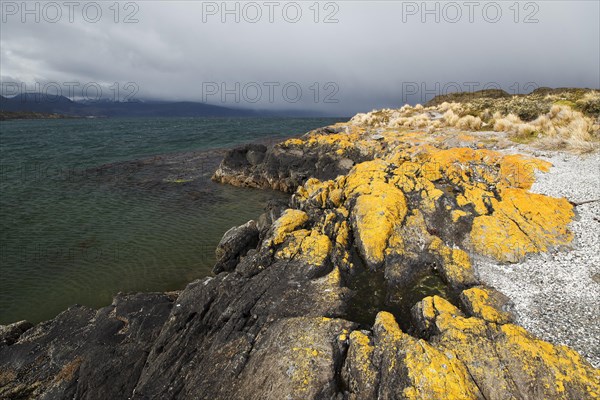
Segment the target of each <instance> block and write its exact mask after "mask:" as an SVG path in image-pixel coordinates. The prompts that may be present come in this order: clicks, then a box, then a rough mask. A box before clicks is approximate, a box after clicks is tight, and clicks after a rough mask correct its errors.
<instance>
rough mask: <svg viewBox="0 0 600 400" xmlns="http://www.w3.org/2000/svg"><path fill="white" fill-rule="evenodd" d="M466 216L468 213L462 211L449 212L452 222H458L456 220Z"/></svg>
mask: <svg viewBox="0 0 600 400" xmlns="http://www.w3.org/2000/svg"><path fill="white" fill-rule="evenodd" d="M467 215H468V213H466V212H465V211H463V210H452V211H451V212H450V217H451V218H452V222H458V220H459V219H460V218H461V217H465V216H467Z"/></svg>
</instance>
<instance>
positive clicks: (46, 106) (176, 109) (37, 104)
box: [0, 93, 320, 117]
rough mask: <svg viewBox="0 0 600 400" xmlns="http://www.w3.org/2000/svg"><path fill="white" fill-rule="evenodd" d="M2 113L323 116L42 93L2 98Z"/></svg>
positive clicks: (186, 102)
mask: <svg viewBox="0 0 600 400" xmlns="http://www.w3.org/2000/svg"><path fill="white" fill-rule="evenodd" d="M0 111H12V112H37V113H55V114H63V115H72V116H80V117H85V116H94V117H258V116H320V115H319V113H315V112H311V111H286V110H284V111H255V110H246V109H241V108H228V107H221V106H215V105H210V104H205V103H197V102H191V101H180V102H167V101H148V102H144V101H132V102H114V101H110V100H99V101H96V102H90V101H86V102H84V101H73V100H71V99H69V98H67V97H64V96H46V95H43V94H41V93H26V94H19V95H17V96H14V97H10V98H9V97H4V96H0Z"/></svg>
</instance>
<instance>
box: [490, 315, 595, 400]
mask: <svg viewBox="0 0 600 400" xmlns="http://www.w3.org/2000/svg"><path fill="white" fill-rule="evenodd" d="M500 331H501V332H502V333H503V334H504V336H503V337H502V338H501V340H499V341H498V342H497V343H496V348H497V351H498V353H499V354H500V356H501V357H502V358H505V357H511V358H512V359H513V361H514V364H509V365H513V368H514V370H517V371H518V374H519V375H518V376H519V378H520V379H522V380H523V382H520V383H522V384H523V386H524V387H528V386H529V387H532V386H540V385H541V386H542V387H544V388H545V389H546V393H547V394H555V396H556V397H555V398H558V397H568V396H569V393H572V392H576V393H581V392H584V393H586V394H587V395H588V396H589V398H592V399H595V398H598V397H600V371H599V370H597V369H594V368H592V367H591V366H590V365H589V364H587V363H586V362H585V361H584V360H583V359H582V358H581V356H580V355H579V354H577V352H575V351H574V350H571V349H569V348H568V347H566V346H554V345H552V344H550V343H548V342H545V341H543V340H540V339H537V338H535V337H534V336H532V335H531V334H529V333H528V332H527V331H526V330H525V329H523V328H521V327H520V326H516V325H513V324H506V325H502V326H501V327H500ZM514 370H513V371H511V372H512V373H513V374H515V372H516V371H514ZM541 370H543V372H544V373H543V374H540V371H541ZM581 389H583V390H581ZM552 397H554V396H552Z"/></svg>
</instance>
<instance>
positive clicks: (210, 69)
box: [0, 0, 600, 115]
mask: <svg viewBox="0 0 600 400" xmlns="http://www.w3.org/2000/svg"><path fill="white" fill-rule="evenodd" d="M78 3H79V4H78V5H72V6H69V5H66V4H64V3H63V2H62V1H58V2H56V3H52V4H50V5H49V4H48V3H47V2H33V1H29V2H27V7H28V10H29V11H30V13H27V12H26V11H27V10H25V9H23V6H22V2H21V1H17V2H12V1H2V9H1V12H2V16H1V17H2V23H1V35H0V46H1V71H0V77H1V80H2V89H3V93H4V94H10V92H11V91H13V90H14V89H15V86H14V84H15V82H24V83H25V84H26V88H27V89H31V88H34V83H35V82H39V83H41V84H47V83H48V82H54V83H56V84H58V85H60V86H61V87H62V90H63V94H64V95H69V94H71V96H70V97H81V96H82V95H84V97H85V95H87V97H88V98H95V96H96V95H95V93H96V92H95V90H96V89H95V87H96V86H95V83H98V84H100V85H102V87H103V88H104V90H103V96H104V97H115V93H116V90H115V89H116V86H113V88H112V89H109V88H108V87H109V86H110V85H111V84H114V83H115V82H116V83H117V86H118V87H119V89H120V90H119V97H120V98H124V97H127V96H129V97H132V98H134V99H165V100H195V101H203V100H204V101H206V102H209V103H213V104H218V105H222V104H226V105H229V106H237V107H246V108H263V109H264V108H272V109H273V108H276V109H296V110H299V109H316V110H321V111H324V112H327V113H330V114H334V115H335V114H337V115H350V114H353V113H355V112H358V111H369V110H371V109H373V108H381V107H399V106H401V105H402V104H403V103H405V102H407V101H408V102H410V103H417V102H423V101H425V100H427V99H429V98H431V96H433V95H434V94H438V93H440V92H444V91H456V90H458V89H461V90H465V91H466V90H471V89H473V88H475V89H481V88H483V87H484V86H487V87H493V86H499V87H502V88H503V89H505V90H507V91H509V92H517V91H518V92H524V91H525V92H528V91H530V90H531V89H532V88H535V87H539V86H551V87H564V86H579V87H593V88H599V87H600V39H599V38H600V8H599V3H600V2H598V1H595V0H593V1H537V2H520V3H517V5H515V2H514V1H497V2H489V1H480V2H471V3H469V2H462V1H458V2H455V3H453V2H451V3H450V5H447V4H448V3H447V2H429V3H427V5H426V7H427V10H425V9H424V7H423V3H422V2H420V1H419V2H400V1H378V2H374V1H335V2H319V3H317V4H316V5H315V2H313V1H304V2H301V1H299V2H286V1H280V2H278V1H273V2H271V3H266V2H263V1H258V2H255V3H248V2H229V3H227V8H228V9H229V10H233V11H232V12H231V13H228V14H227V13H224V11H225V10H224V9H223V5H222V3H221V2H220V1H219V2H200V1H160V0H159V1H157V0H152V1H134V2H120V3H119V5H118V7H115V6H114V5H113V4H114V2H113V1H107V2H98V3H94V4H91V5H88V6H86V7H87V8H84V5H85V4H86V3H88V2H78ZM98 5H99V9H100V10H101V12H102V15H101V16H98V14H97V11H98V7H97V6H98ZM36 10H37V11H36ZM117 10H118V14H117V12H116V11H117ZM317 10H318V12H317ZM427 11H429V12H427ZM59 12H60V14H61V15H59ZM36 14H38V15H36ZM36 18H39V22H36ZM236 18H237V19H238V20H239V22H236ZM23 19H25V22H23ZM223 19H225V22H223ZM270 19H272V22H271V21H270ZM436 19H437V20H438V21H436ZM96 20H97V22H94V21H96ZM53 21H55V22H53ZM126 21H127V22H129V23H126ZM136 21H137V22H136ZM326 21H327V22H326ZM70 82H76V83H77V84H78V85H79V86H75V84H73V83H70ZM129 82H133V85H131V84H128V83H129ZM54 83H53V84H51V85H48V86H46V90H48V91H53V90H55V88H56V84H54ZM69 85H70V86H71V87H72V90H73V92H72V93H69V92H68V91H69ZM86 85H87V86H86ZM84 86H86V88H87V93H82V89H83V87H84ZM317 88H318V90H317Z"/></svg>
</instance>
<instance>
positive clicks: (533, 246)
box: [471, 189, 574, 262]
mask: <svg viewBox="0 0 600 400" xmlns="http://www.w3.org/2000/svg"><path fill="white" fill-rule="evenodd" d="M501 196H502V200H501V201H497V200H495V199H493V200H492V207H493V209H494V212H493V214H492V215H491V216H479V217H476V218H475V220H474V221H473V227H472V230H471V243H472V245H473V247H474V248H475V250H476V251H478V252H479V253H481V254H485V255H488V256H491V257H494V258H496V259H498V260H500V261H507V262H516V261H519V260H521V259H522V258H523V257H524V256H525V255H526V254H527V253H532V252H542V251H547V250H548V249H549V248H551V247H558V246H564V245H567V244H569V243H570V242H571V240H572V239H573V234H572V233H571V232H570V230H569V229H568V227H567V225H568V224H569V223H570V222H571V220H572V218H573V216H574V213H573V206H572V205H571V204H570V203H569V202H568V201H567V200H566V199H564V198H563V199H556V198H553V197H548V196H544V195H540V194H534V193H529V192H526V191H524V190H523V189H504V190H502V192H501Z"/></svg>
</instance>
